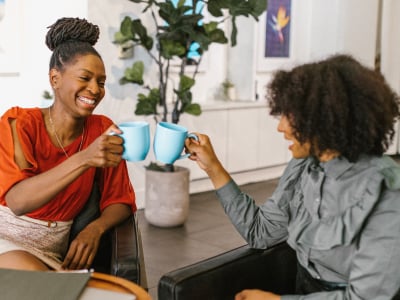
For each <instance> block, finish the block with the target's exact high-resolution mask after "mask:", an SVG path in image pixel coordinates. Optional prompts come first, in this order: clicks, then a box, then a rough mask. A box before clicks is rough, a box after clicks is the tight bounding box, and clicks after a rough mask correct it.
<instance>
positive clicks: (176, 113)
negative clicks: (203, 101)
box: [114, 0, 266, 227]
mask: <svg viewBox="0 0 400 300" xmlns="http://www.w3.org/2000/svg"><path fill="white" fill-rule="evenodd" d="M129 1H131V2H134V3H137V4H138V5H142V7H143V10H142V14H141V18H140V19H139V18H136V19H134V18H131V17H129V16H126V17H124V18H123V20H122V21H121V24H120V28H119V31H118V32H116V33H115V35H114V43H115V44H117V45H119V46H122V47H123V48H124V51H126V50H127V49H129V47H142V48H143V49H145V52H146V53H147V54H148V55H149V57H150V58H151V61H152V62H154V65H150V66H148V65H147V67H149V68H150V67H154V66H155V69H156V70H154V71H156V72H157V74H158V83H157V84H156V86H150V85H149V84H147V83H145V81H144V76H143V75H144V73H145V64H144V62H143V61H141V60H137V61H134V62H133V64H132V66H129V67H127V68H126V69H125V70H124V75H123V77H122V78H120V80H119V82H120V84H136V85H139V86H141V87H143V91H144V92H141V93H138V95H137V102H136V108H135V114H136V115H145V116H148V115H152V116H153V117H154V119H155V121H156V122H158V121H167V122H172V123H175V124H177V123H178V122H179V120H180V116H181V114H183V113H187V114H191V115H196V116H198V115H200V114H201V107H200V105H199V104H198V103H195V102H194V101H193V95H192V92H191V89H192V87H193V86H194V85H195V83H196V81H195V80H196V75H197V74H198V70H199V65H200V64H201V61H202V58H203V55H204V53H205V52H207V51H208V50H209V47H210V45H211V44H213V43H219V44H226V43H228V42H229V40H228V38H227V37H226V34H225V31H224V30H223V29H221V28H220V24H221V23H224V22H227V21H230V22H231V24H232V25H231V28H232V30H231V33H230V42H231V46H235V45H236V37H237V30H238V29H237V26H236V18H237V17H239V16H245V17H248V16H252V17H253V18H254V19H256V20H258V16H260V15H261V14H262V13H263V12H264V11H265V9H266V0H249V1H245V0H208V1H204V0H165V1H164V0H129ZM206 16H207V21H206V18H205V17H206ZM146 18H147V19H146ZM149 19H150V20H151V22H150V23H151V24H152V26H147V27H146V26H145V25H144V24H147V23H146V22H145V21H148V20H149ZM210 19H211V20H210ZM189 66H190V67H189ZM171 77H174V78H177V79H178V80H176V82H178V84H177V87H176V88H174V89H172V95H173V99H167V98H168V96H167V95H168V91H170V90H171V88H170V87H168V82H169V79H170V78H171ZM169 94H171V93H169ZM168 100H169V102H168ZM171 100H172V101H171ZM171 102H172V105H171V104H169V103H171ZM159 171H169V172H159ZM178 173H181V174H182V176H181V175H180V174H178ZM145 191H146V196H145V198H146V200H145V202H146V207H145V217H146V219H147V220H148V221H149V222H150V223H151V224H153V225H156V226H162V227H171V226H177V225H181V224H183V223H184V222H185V220H186V218H187V215H188V207H189V170H188V169H186V168H181V167H177V168H174V166H173V165H166V166H159V165H157V164H155V163H151V164H150V165H149V166H148V167H147V168H146V189H145ZM149 191H151V192H149ZM167 198H168V199H167Z"/></svg>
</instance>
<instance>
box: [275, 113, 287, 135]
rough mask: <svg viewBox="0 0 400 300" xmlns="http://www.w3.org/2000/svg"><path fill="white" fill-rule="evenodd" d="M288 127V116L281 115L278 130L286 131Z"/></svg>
mask: <svg viewBox="0 0 400 300" xmlns="http://www.w3.org/2000/svg"><path fill="white" fill-rule="evenodd" d="M286 128H287V118H286V117H285V116H281V117H280V118H279V123H278V127H277V130H278V132H285V130H286Z"/></svg>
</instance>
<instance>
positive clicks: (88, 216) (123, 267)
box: [70, 184, 147, 289]
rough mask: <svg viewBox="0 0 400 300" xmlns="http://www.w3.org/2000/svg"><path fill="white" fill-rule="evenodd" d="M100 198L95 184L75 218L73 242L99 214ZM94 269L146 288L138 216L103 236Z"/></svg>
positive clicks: (71, 236)
mask: <svg viewBox="0 0 400 300" xmlns="http://www.w3.org/2000/svg"><path fill="white" fill-rule="evenodd" d="M99 199H100V191H99V188H98V186H97V185H96V184H95V185H94V187H93V190H92V193H91V195H90V198H89V200H88V202H87V203H86V205H85V207H84V209H83V210H82V211H81V212H80V214H79V215H78V216H77V217H76V218H75V220H74V223H73V225H72V228H71V233H70V241H72V240H73V238H74V237H75V236H76V235H77V234H78V233H79V232H80V231H81V230H82V229H83V228H84V227H85V226H86V225H87V224H88V223H90V222H91V221H92V220H94V219H95V218H97V217H98V216H99V214H100V209H99ZM91 268H93V269H94V271H96V272H101V273H106V274H111V275H115V276H118V277H122V278H124V279H127V280H130V281H132V282H134V283H136V284H138V285H140V286H141V287H143V288H145V289H147V278H146V272H145V266H144V256H143V248H142V241H141V237H140V232H139V228H138V224H137V219H136V215H134V214H133V215H131V216H130V217H129V218H128V219H127V220H125V221H124V222H123V223H121V224H120V225H118V226H116V227H114V228H112V229H110V230H109V231H108V232H106V233H105V234H104V235H103V237H102V239H101V241H100V246H99V249H98V251H97V254H96V257H95V259H94V261H93V264H92V266H91Z"/></svg>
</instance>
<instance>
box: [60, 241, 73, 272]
mask: <svg viewBox="0 0 400 300" xmlns="http://www.w3.org/2000/svg"><path fill="white" fill-rule="evenodd" d="M75 253H76V247H75V244H74V242H72V243H71V246H70V248H69V249H68V252H67V254H66V255H65V258H64V261H63V263H62V265H61V268H63V269H69V268H70V264H71V262H72V260H73V259H74V256H75Z"/></svg>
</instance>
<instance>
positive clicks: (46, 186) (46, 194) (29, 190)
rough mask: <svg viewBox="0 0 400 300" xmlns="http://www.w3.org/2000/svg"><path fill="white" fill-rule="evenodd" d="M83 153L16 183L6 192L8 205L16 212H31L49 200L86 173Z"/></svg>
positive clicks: (20, 213) (17, 213)
mask: <svg viewBox="0 0 400 300" xmlns="http://www.w3.org/2000/svg"><path fill="white" fill-rule="evenodd" d="M83 155H84V154H83V153H77V154H75V155H73V156H71V157H70V158H68V159H67V160H65V161H64V162H62V163H61V164H59V165H57V166H56V167H54V168H52V169H50V170H48V171H46V172H43V173H41V174H38V175H35V176H33V177H30V178H27V179H25V180H23V181H20V182H19V183H17V184H15V185H14V186H13V187H12V188H11V189H10V190H9V191H8V193H7V194H6V202H7V205H8V207H9V208H10V209H11V210H12V211H13V212H14V213H15V214H16V215H22V214H26V213H28V212H31V211H33V210H35V209H37V208H39V207H41V206H43V205H45V204H46V203H48V202H49V201H51V200H52V199H53V198H54V197H55V196H56V195H57V194H58V193H59V192H61V191H62V190H63V189H65V188H66V187H67V186H68V185H69V184H70V183H72V182H73V181H74V180H75V179H76V178H78V177H79V176H80V175H81V174H82V173H84V172H85V171H86V170H87V169H88V168H89V166H88V165H86V164H85V163H83V161H84V160H82V156H83Z"/></svg>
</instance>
